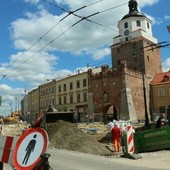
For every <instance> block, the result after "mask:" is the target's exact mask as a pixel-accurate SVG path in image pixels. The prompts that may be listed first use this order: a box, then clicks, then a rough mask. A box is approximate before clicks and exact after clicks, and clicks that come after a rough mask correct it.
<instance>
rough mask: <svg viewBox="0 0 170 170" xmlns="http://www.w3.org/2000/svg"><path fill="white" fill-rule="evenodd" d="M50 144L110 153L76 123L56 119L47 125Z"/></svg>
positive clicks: (68, 148)
mask: <svg viewBox="0 0 170 170" xmlns="http://www.w3.org/2000/svg"><path fill="white" fill-rule="evenodd" d="M47 132H48V134H49V140H50V145H51V146H53V147H55V148H58V149H66V150H72V151H78V152H84V153H91V154H96V155H111V154H112V152H111V151H110V150H109V149H107V148H106V147H105V146H104V145H102V144H101V143H99V142H98V141H97V140H96V139H94V138H93V136H90V135H88V134H86V133H84V132H83V131H82V130H80V129H79V128H78V127H77V126H76V124H73V123H70V122H65V121H61V120H59V121H57V122H56V123H53V124H48V125H47Z"/></svg>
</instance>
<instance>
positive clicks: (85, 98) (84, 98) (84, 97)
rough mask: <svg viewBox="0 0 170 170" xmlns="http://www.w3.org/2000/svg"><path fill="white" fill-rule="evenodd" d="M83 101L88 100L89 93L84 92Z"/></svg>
mask: <svg viewBox="0 0 170 170" xmlns="http://www.w3.org/2000/svg"><path fill="white" fill-rule="evenodd" d="M83 101H84V102H86V101H87V93H83Z"/></svg>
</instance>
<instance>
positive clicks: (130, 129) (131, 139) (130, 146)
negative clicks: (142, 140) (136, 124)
mask: <svg viewBox="0 0 170 170" xmlns="http://www.w3.org/2000/svg"><path fill="white" fill-rule="evenodd" d="M133 135H134V129H133V127H132V126H131V125H128V126H127V153H129V154H133V153H134V136H133Z"/></svg>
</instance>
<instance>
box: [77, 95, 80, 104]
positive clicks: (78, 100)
mask: <svg viewBox="0 0 170 170" xmlns="http://www.w3.org/2000/svg"><path fill="white" fill-rule="evenodd" d="M77 102H80V94H77Z"/></svg>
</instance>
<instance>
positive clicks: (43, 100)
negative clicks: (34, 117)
mask: <svg viewBox="0 0 170 170" xmlns="http://www.w3.org/2000/svg"><path fill="white" fill-rule="evenodd" d="M38 91H39V113H42V112H44V111H46V110H47V109H48V107H49V105H52V106H54V107H55V103H56V98H55V93H56V80H52V81H50V82H47V83H45V84H42V85H40V86H39V87H38Z"/></svg>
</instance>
